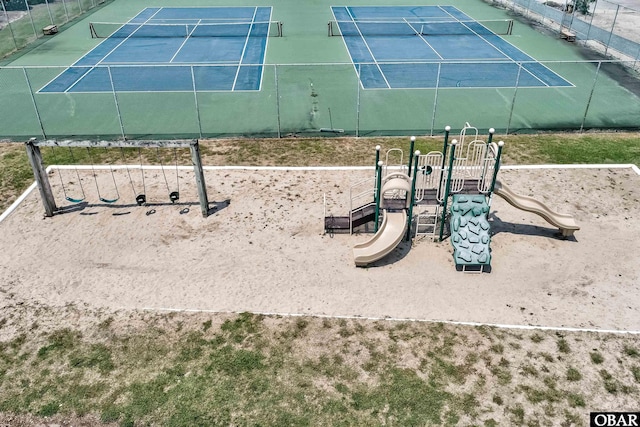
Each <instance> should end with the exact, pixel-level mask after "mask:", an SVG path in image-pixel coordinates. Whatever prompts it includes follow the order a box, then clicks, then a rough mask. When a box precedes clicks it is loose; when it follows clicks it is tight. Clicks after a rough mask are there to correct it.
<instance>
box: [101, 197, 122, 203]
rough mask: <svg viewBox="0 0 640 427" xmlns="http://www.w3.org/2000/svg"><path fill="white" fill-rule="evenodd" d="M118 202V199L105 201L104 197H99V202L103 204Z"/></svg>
mask: <svg viewBox="0 0 640 427" xmlns="http://www.w3.org/2000/svg"><path fill="white" fill-rule="evenodd" d="M118 200H120V197H118V198H116V199H105V198H104V197H100V201H101V202H103V203H115V202H117V201H118Z"/></svg>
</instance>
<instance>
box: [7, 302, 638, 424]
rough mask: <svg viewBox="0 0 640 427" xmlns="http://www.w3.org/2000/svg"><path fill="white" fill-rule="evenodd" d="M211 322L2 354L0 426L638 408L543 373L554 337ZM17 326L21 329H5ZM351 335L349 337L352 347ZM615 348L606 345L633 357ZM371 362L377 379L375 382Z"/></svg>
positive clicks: (31, 338) (454, 419)
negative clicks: (605, 403) (10, 420)
mask: <svg viewBox="0 0 640 427" xmlns="http://www.w3.org/2000/svg"><path fill="white" fill-rule="evenodd" d="M39 310H40V315H44V316H45V317H46V316H48V314H47V309H39ZM58 315H63V314H60V313H59V314H58ZM107 316H108V317H107ZM206 317H208V318H206ZM206 317H205V316H203V315H196V314H194V315H188V314H171V315H154V316H145V315H138V314H135V313H124V312H120V313H115V314H114V313H107V315H103V316H97V317H96V318H95V321H93V322H92V323H91V322H90V324H88V325H85V327H83V332H82V333H81V332H80V331H77V330H73V329H69V328H64V329H53V330H50V331H49V330H48V329H47V328H48V326H46V325H51V324H52V323H49V322H48V321H46V320H45V321H43V322H42V325H41V326H38V327H37V328H32V329H31V330H30V332H29V333H24V334H19V335H17V336H15V337H14V339H12V340H9V341H6V342H3V343H2V344H1V345H0V420H2V415H3V414H25V413H26V414H31V415H32V416H35V417H40V418H42V417H58V418H56V419H58V420H64V419H67V418H69V417H83V416H88V415H92V416H94V417H96V418H97V419H99V420H101V421H102V422H105V423H115V424H117V425H120V426H130V425H167V426H191V425H230V424H233V425H296V426H298V425H301V426H304V425H309V426H311V425H345V426H347V425H348V426H352V425H361V426H368V425H380V424H395V425H442V426H449V425H450V426H453V425H461V424H465V425H503V424H505V423H506V424H510V423H511V424H517V425H538V424H537V423H539V424H540V425H550V424H554V423H558V422H560V420H566V419H573V418H575V416H576V413H575V412H574V409H576V408H578V409H579V408H589V407H595V406H597V405H598V403H597V400H594V399H598V398H600V396H602V393H606V394H607V395H610V396H613V398H615V396H622V395H629V397H630V398H631V400H632V401H636V400H634V399H637V398H638V397H640V393H639V392H638V390H637V388H634V387H631V386H628V385H626V384H627V383H626V382H625V381H628V380H625V379H624V376H619V375H617V374H615V373H614V372H613V371H612V370H607V369H601V370H600V371H598V372H597V373H596V375H595V376H591V375H580V374H579V373H578V368H577V366H578V364H579V360H580V358H581V357H582V356H581V355H574V352H572V353H569V354H563V359H564V358H566V359H567V360H566V361H560V360H559V361H557V362H556V364H557V365H558V369H560V370H561V371H562V370H564V372H566V378H565V376H563V375H559V376H554V374H551V373H543V372H544V371H542V370H540V369H537V368H533V364H535V363H537V361H536V360H537V359H536V358H535V357H533V355H534V354H535V353H534V351H533V350H534V349H535V348H536V346H538V345H539V344H537V343H536V342H534V340H532V339H531V336H533V335H534V334H535V335H537V336H543V337H544V338H545V339H546V340H551V339H553V337H554V334H553V332H551V331H537V332H533V331H532V332H530V333H529V332H527V333H524V335H523V338H522V348H519V349H513V348H510V349H504V353H495V352H494V351H493V350H492V347H493V345H494V344H492V342H497V340H500V339H504V333H503V331H501V330H500V329H496V328H483V330H482V333H481V334H480V333H479V331H478V328H474V327H467V326H453V325H442V324H440V325H437V324H428V323H422V324H420V323H417V324H416V323H407V322H389V323H382V322H380V321H367V320H345V319H326V318H325V319H318V318H313V317H304V318H279V317H265V316H261V315H253V314H249V313H243V314H239V315H232V316H229V315H226V316H225V315H213V316H212V315H209V316H206ZM141 320H143V321H141ZM21 323H22V321H21V320H20V319H19V318H17V317H16V318H13V317H12V318H10V319H8V320H6V321H5V322H4V323H2V328H3V329H5V328H14V327H15V326H16V325H19V324H21ZM122 325H128V326H127V327H126V328H122ZM344 328H347V329H349V330H350V331H352V332H353V333H352V334H351V335H349V336H348V337H342V336H341V335H340V333H339V331H340V330H341V329H344ZM205 329H206V330H205ZM6 330H10V329H6ZM389 331H394V334H392V335H390V334H388V332H389ZM434 331H438V332H437V333H434ZM574 335H580V333H574ZM480 337H484V338H483V339H481V340H480V341H478V339H479V338H480ZM583 338H584V339H585V340H586V337H583ZM616 340H618V337H610V339H609V343H610V345H617V348H619V349H620V351H623V350H622V348H623V345H625V344H626V343H625V342H622V340H621V341H620V343H619V344H616V342H617V341H616ZM471 342H475V343H476V344H475V345H469V343H471ZM513 352H515V353H517V354H520V356H517V355H516V354H512V356H513V357H514V358H515V360H523V359H522V358H523V357H527V358H530V363H531V364H530V365H525V366H529V368H527V369H523V366H522V365H521V364H519V363H512V362H510V361H509V359H508V355H509V354H510V353H513ZM525 355H528V356H525ZM372 361H374V365H375V369H366V366H367V364H370V363H372ZM622 363H623V365H622V366H623V367H624V362H622ZM628 369H629V370H631V371H632V372H633V371H634V369H635V370H637V365H633V364H632V365H630V366H629V367H628ZM525 370H526V371H528V374H527V375H524V376H523V371H525ZM627 372H629V371H627ZM516 377H517V378H518V379H517V380H516ZM578 383H579V384H578ZM595 385H597V386H598V387H594V386H595ZM590 390H593V392H591V391H590ZM599 390H601V391H599ZM488 396H491V397H488ZM578 419H579V418H578ZM578 425H580V424H578Z"/></svg>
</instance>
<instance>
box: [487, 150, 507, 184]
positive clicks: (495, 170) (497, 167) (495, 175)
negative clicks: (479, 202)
mask: <svg viewBox="0 0 640 427" xmlns="http://www.w3.org/2000/svg"><path fill="white" fill-rule="evenodd" d="M502 147H504V141H499V142H498V154H496V163H495V164H494V165H493V178H492V179H491V187H490V188H489V195H491V194H492V193H493V189H494V188H496V181H497V180H498V172H499V171H500V157H502Z"/></svg>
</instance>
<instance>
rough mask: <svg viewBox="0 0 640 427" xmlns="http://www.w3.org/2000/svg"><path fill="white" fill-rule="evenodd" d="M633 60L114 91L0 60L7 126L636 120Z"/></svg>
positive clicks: (45, 129)
mask: <svg viewBox="0 0 640 427" xmlns="http://www.w3.org/2000/svg"><path fill="white" fill-rule="evenodd" d="M632 63H633V61H626V62H625V61H614V60H599V61H548V62H547V61H545V62H542V63H535V64H538V66H544V67H547V68H549V69H550V70H552V71H554V72H556V73H557V74H559V75H561V76H564V77H565V78H567V79H568V80H569V81H570V82H571V83H572V85H570V86H564V87H530V86H526V85H520V83H519V82H520V80H515V84H514V85H511V84H510V85H509V86H510V87H509V86H507V87H480V88H456V87H440V88H438V87H435V88H430V89H386V90H378V89H363V87H362V85H361V84H360V82H359V79H358V77H357V70H355V69H354V66H353V65H352V64H305V65H266V66H264V72H263V78H262V81H263V83H262V88H261V90H260V91H245V92H237V91H234V92H224V91H202V90H197V87H196V84H195V82H194V84H193V85H192V87H193V89H192V90H183V91H173V92H168V91H163V92H160V91H148V92H131V91H127V90H119V89H118V88H119V87H123V86H126V85H123V84H122V83H121V82H118V81H117V80H116V79H115V78H114V80H113V81H112V84H111V86H110V87H111V90H110V91H109V90H107V91H102V92H90V93H79V92H78V93H76V92H73V91H67V92H63V93H54V92H40V88H43V87H45V86H46V85H47V84H48V83H49V82H51V81H52V80H53V79H55V78H56V76H59V75H60V74H61V73H62V72H63V71H65V70H66V69H67V68H66V67H0V93H2V94H3V102H2V103H0V137H2V138H6V139H13V140H24V139H25V138H30V137H38V138H68V137H70V138H98V139H99V138H128V139H131V138H201V137H222V136H270V137H282V136H292V135H299V136H312V135H352V136H372V135H409V134H427V135H428V134H431V135H434V134H439V133H441V132H442V131H443V129H444V127H445V126H446V125H454V126H455V125H456V124H459V125H463V124H464V123H465V122H471V123H473V124H474V126H477V127H478V128H480V129H483V130H487V129H489V128H492V127H493V128H495V129H496V130H497V131H498V132H504V133H510V132H535V131H549V130H551V131H553V130H558V131H560V130H584V129H637V128H638V127H640V122H639V121H638V118H639V117H640V98H639V97H638V95H639V94H640V84H639V83H638V80H635V79H628V80H624V79H622V78H620V76H622V75H628V73H627V70H628V69H629V68H630V67H631V66H632ZM465 64H466V65H467V66H468V62H465ZM527 65H528V63H519V67H520V68H521V70H525V69H526V68H527ZM104 67H105V68H107V72H108V74H109V75H112V76H126V75H127V73H126V72H125V73H122V72H120V73H117V74H116V73H111V70H110V67H108V66H104ZM521 72H522V73H524V71H521ZM105 74H106V73H105ZM447 78H449V77H448V76H446V75H444V72H442V71H440V72H439V74H438V76H437V80H438V81H444V80H446V79H447Z"/></svg>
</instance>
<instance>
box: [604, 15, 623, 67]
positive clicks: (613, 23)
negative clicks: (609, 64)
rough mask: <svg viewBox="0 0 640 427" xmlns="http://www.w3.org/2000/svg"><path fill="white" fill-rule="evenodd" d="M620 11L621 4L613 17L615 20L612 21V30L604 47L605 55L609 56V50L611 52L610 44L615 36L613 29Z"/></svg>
mask: <svg viewBox="0 0 640 427" xmlns="http://www.w3.org/2000/svg"><path fill="white" fill-rule="evenodd" d="M619 11H620V5H618V6H617V7H616V14H615V15H614V17H613V22H612V23H611V31H609V39H608V40H607V45H606V46H605V47H604V56H605V58H606V57H607V52H609V45H610V44H611V37H613V30H614V28H615V26H616V21H617V19H618V12H619Z"/></svg>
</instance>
